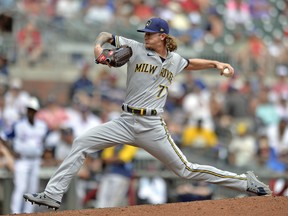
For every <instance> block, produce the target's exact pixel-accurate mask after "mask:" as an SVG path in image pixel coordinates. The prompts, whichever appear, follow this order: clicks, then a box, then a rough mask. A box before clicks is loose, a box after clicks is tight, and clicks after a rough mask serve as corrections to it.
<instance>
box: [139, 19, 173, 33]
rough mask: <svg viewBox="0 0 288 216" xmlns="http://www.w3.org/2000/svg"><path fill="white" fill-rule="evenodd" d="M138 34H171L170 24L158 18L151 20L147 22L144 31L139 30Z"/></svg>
mask: <svg viewBox="0 0 288 216" xmlns="http://www.w3.org/2000/svg"><path fill="white" fill-rule="evenodd" d="M137 31H138V32H151V33H165V34H169V25H168V23H167V22H166V21H165V20H163V19H161V18H158V17H155V18H151V19H149V20H148V21H147V22H146V25H145V28H144V29H138V30H137Z"/></svg>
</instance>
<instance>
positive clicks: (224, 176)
mask: <svg viewBox="0 0 288 216" xmlns="http://www.w3.org/2000/svg"><path fill="white" fill-rule="evenodd" d="M161 124H162V126H163V127H164V130H165V132H166V135H167V139H168V141H169V143H170V144H171V146H172V148H173V150H174V151H175V153H176V154H177V155H178V157H179V158H180V160H181V161H182V162H183V163H184V165H185V169H187V170H188V171H190V172H197V173H206V174H210V175H214V176H217V177H220V178H230V179H239V180H245V181H246V180H247V178H244V177H235V176H229V175H222V174H219V173H215V172H212V171H209V170H200V169H191V168H190V167H189V166H188V165H187V160H185V159H184V158H183V157H182V155H181V154H180V152H179V151H178V147H177V145H176V144H175V142H174V141H173V139H172V138H171V135H170V133H169V131H168V128H167V125H166V124H165V122H164V120H163V119H161Z"/></svg>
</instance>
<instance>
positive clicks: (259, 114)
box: [254, 88, 279, 133]
mask: <svg viewBox="0 0 288 216" xmlns="http://www.w3.org/2000/svg"><path fill="white" fill-rule="evenodd" d="M255 107H256V108H255V115H254V117H255V118H256V123H257V125H256V127H257V130H258V132H260V133H262V132H263V131H266V130H267V128H269V127H270V126H272V125H277V124H278V123H279V115H278V113H277V109H276V106H275V104H273V103H272V102H271V101H270V99H269V89H268V88H263V89H261V90H260V91H259V94H258V95H257V102H256V105H255Z"/></svg>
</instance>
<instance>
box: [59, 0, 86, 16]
mask: <svg viewBox="0 0 288 216" xmlns="http://www.w3.org/2000/svg"><path fill="white" fill-rule="evenodd" d="M55 8H56V18H57V19H58V20H59V21H60V20H61V19H64V20H65V19H66V20H73V19H76V18H79V16H80V15H81V1H78V0H57V2H56V5H55Z"/></svg>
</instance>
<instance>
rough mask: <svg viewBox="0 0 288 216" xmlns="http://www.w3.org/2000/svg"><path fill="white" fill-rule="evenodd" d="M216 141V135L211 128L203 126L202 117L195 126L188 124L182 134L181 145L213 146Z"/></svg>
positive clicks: (193, 146)
mask: <svg viewBox="0 0 288 216" xmlns="http://www.w3.org/2000/svg"><path fill="white" fill-rule="evenodd" d="M217 143H218V137H217V135H216V134H215V132H214V131H213V130H211V129H208V128H205V127H203V121H202V119H198V121H197V124H196V125H195V126H192V125H190V126H188V127H186V128H185V129H184V131H183V135H182V147H191V148H213V147H215V146H216V145H217Z"/></svg>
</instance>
